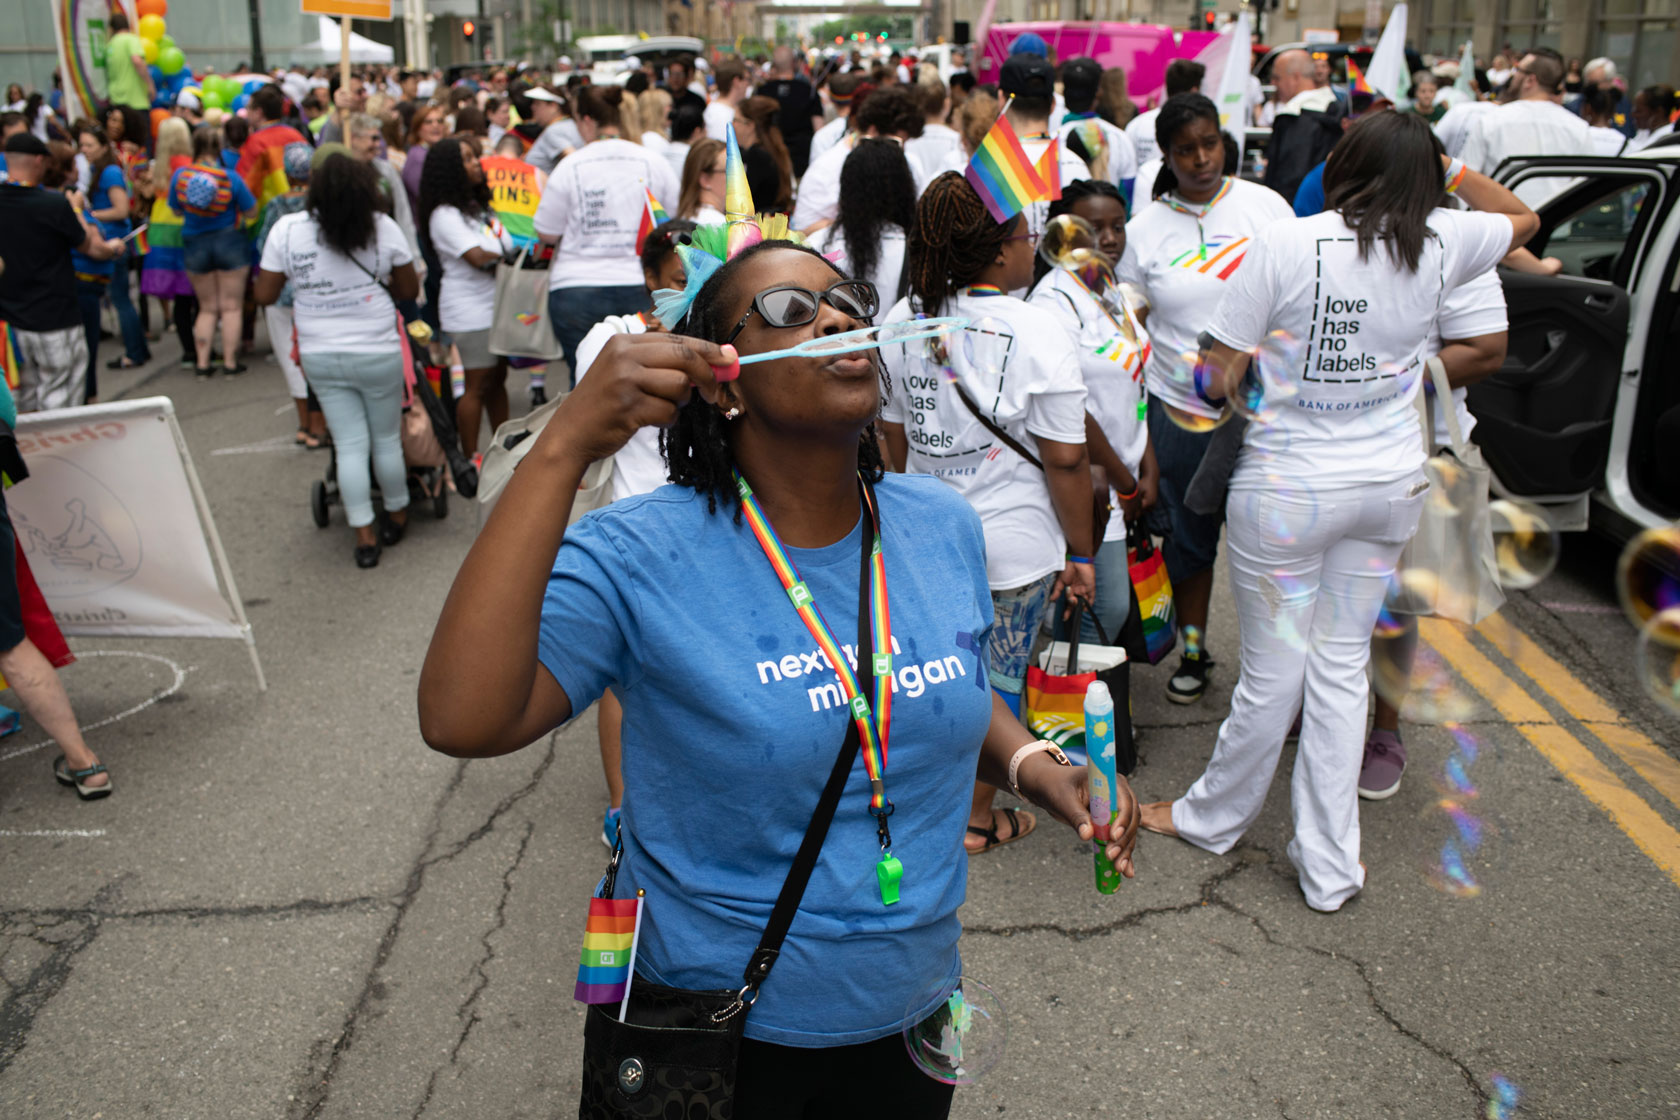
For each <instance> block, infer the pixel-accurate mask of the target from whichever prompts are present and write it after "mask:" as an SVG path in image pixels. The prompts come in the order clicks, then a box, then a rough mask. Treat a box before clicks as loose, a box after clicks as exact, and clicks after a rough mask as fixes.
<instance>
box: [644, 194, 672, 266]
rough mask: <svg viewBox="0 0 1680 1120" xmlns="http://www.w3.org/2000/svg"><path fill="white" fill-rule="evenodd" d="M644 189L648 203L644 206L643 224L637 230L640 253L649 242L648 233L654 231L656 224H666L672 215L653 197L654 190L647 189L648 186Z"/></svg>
mask: <svg viewBox="0 0 1680 1120" xmlns="http://www.w3.org/2000/svg"><path fill="white" fill-rule="evenodd" d="M642 189H643V190H644V191H646V193H647V205H646V206H644V207H642V224H641V226H640V227H639V228H637V230H636V252H638V253H640V252H641V251H642V246H643V245H645V244H647V239H648V234H650V233H652V232H653V231H654V228H655V227H656V226H659V225H662V224H664V222H665V221H667V220H668V219H669V217H670V215H668V214H666V213H665V207H663V206H661V205H659V200H658V199H657V198H654V197H653V192H652V191H650V190H647V188H646V187H644V188H642Z"/></svg>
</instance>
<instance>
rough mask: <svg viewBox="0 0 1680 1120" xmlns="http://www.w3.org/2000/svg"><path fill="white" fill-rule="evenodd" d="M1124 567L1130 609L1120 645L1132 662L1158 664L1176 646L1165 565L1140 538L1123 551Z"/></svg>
mask: <svg viewBox="0 0 1680 1120" xmlns="http://www.w3.org/2000/svg"><path fill="white" fill-rule="evenodd" d="M1126 566H1127V569H1128V574H1129V575H1130V576H1131V580H1130V582H1131V585H1132V609H1131V612H1130V613H1128V614H1127V615H1126V625H1125V626H1123V627H1121V629H1120V644H1121V646H1122V647H1124V648H1125V650H1126V656H1127V657H1129V658H1131V659H1132V660H1133V661H1134V662H1143V663H1145V664H1148V665H1159V664H1160V663H1161V659H1162V658H1164V657H1166V656H1167V654H1169V653H1171V652H1172V651H1173V647H1174V646H1176V645H1177V644H1178V612H1177V610H1176V609H1175V608H1174V606H1173V591H1172V580H1171V579H1169V578H1167V564H1166V561H1165V560H1164V559H1163V558H1162V556H1161V553H1160V551H1159V550H1157V549H1156V547H1155V542H1154V541H1153V540H1151V539H1150V538H1149V537H1148V536H1144V537H1142V538H1141V539H1140V540H1139V541H1138V542H1137V544H1135V545H1132V546H1131V547H1130V548H1128V549H1127V550H1126Z"/></svg>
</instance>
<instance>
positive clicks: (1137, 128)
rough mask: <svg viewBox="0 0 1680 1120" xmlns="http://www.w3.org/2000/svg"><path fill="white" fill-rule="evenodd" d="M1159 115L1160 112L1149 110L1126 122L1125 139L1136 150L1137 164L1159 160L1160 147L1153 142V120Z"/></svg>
mask: <svg viewBox="0 0 1680 1120" xmlns="http://www.w3.org/2000/svg"><path fill="white" fill-rule="evenodd" d="M1160 115H1161V110H1159V109H1150V110H1148V111H1147V112H1143V113H1139V114H1138V115H1137V116H1135V117H1133V118H1132V119H1131V120H1129V121H1127V122H1126V137H1127V138H1128V139H1129V140H1131V142H1132V147H1133V148H1134V149H1136V151H1137V158H1138V162H1139V163H1148V162H1149V161H1150V160H1152V159H1160V158H1161V145H1159V144H1157V143H1156V142H1155V118H1156V117H1158V116H1160Z"/></svg>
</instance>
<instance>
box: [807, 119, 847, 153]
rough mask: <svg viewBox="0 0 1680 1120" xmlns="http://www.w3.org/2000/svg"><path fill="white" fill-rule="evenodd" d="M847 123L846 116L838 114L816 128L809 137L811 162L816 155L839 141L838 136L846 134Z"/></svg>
mask: <svg viewBox="0 0 1680 1120" xmlns="http://www.w3.org/2000/svg"><path fill="white" fill-rule="evenodd" d="M847 123H848V118H847V117H844V116H838V117H835V118H834V119H833V120H831V121H829V122H828V123H827V124H825V125H823V126H822V127H821V128H819V129H817V131H816V132H815V133H814V134H813V135H812V137H811V159H812V161H813V162H814V161H815V160H816V158H817V157H818V156H820V155H822V154H823V153H824V152H826V151H828V150H829V149H830V148H832V147H834V145H836V144H838V143H840V138H841V137H842V136H845V135H846V125H847Z"/></svg>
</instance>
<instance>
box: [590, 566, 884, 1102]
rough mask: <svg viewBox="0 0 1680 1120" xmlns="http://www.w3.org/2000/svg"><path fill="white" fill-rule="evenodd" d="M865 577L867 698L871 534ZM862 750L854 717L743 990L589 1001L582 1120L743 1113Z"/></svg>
mask: <svg viewBox="0 0 1680 1120" xmlns="http://www.w3.org/2000/svg"><path fill="white" fill-rule="evenodd" d="M862 539H863V545H862V548H861V549H860V550H859V551H860V557H859V571H858V644H857V646H856V648H857V650H858V651H859V657H858V665H857V676H858V687H859V689H860V690H861V692H862V695H865V696H868V695H871V694H872V693H873V692H874V689H875V673H874V658H873V657H864V656H862V654H863V651H866V650H873V649H874V645H873V635H872V634H871V627H870V612H869V586H870V585H869V560H870V554H871V543H872V536H871V534H868V533H865V534H863V538H862ZM860 747H861V743H860V741H859V739H858V730H857V724H856V722H854V721H853V720H851V719H847V720H846V738H845V741H844V742H843V743H841V744H840V753H839V755H838V756H836V758H835V760H834V769H833V770H831V771H830V772H829V775H828V784H827V785H825V786H824V787H823V791H822V797H821V798H819V799H818V801H817V807H816V811H815V812H813V813H812V814H811V823H810V824H809V825H807V826H806V828H805V838H804V839H803V840H801V841H800V843H799V852H798V854H797V855H795V856H794V857H793V866H792V867H791V868H789V869H788V873H787V878H786V879H785V880H783V882H782V889H781V891H780V893H779V894H777V896H776V905H775V906H774V908H772V909H771V911H770V920H769V922H768V923H766V925H765V927H764V933H763V935H762V936H761V937H760V938H759V942H758V948H757V949H755V950H754V951H753V955H752V958H751V959H750V960H749V961H748V963H747V967H746V971H745V972H743V973H742V976H741V979H742V982H743V984H742V987H741V988H740V990H738V991H731V990H729V989H727V988H726V989H721V990H713V991H692V990H686V989H680V988H667V987H665V986H663V985H660V984H653V983H650V982H648V981H646V980H643V979H642V978H641V977H640V976H632V977H631V978H630V991H629V1006H628V1010H627V1011H626V1013H625V1018H624V1021H623V1022H620V1021H619V1020H618V1019H616V1018H614V1017H613V1015H612V1014H611V1013H610V1012H608V1011H607V1010H605V1008H607V1007H610V1006H612V1005H611V1004H599V1003H595V1004H590V1005H589V1012H588V1015H587V1016H586V1017H585V1021H584V1027H583V1093H582V1096H581V1098H580V1099H579V1101H578V1120H657V1118H662V1117H666V1116H683V1117H687V1116H707V1117H727V1116H729V1115H730V1113H731V1111H732V1109H733V1107H734V1098H735V1070H736V1063H737V1060H738V1058H739V1056H740V1049H741V1033H742V1031H743V1029H744V1028H745V1026H746V1018H747V1014H748V1013H749V1012H750V1010H751V1008H752V1004H753V1002H754V1000H756V999H757V998H758V992H759V991H761V990H762V989H763V987H764V981H765V980H766V978H768V977H769V975H770V969H771V967H772V966H773V965H774V964H775V963H776V957H777V955H778V954H779V953H780V952H781V948H782V941H783V940H784V939H785V938H786V937H787V932H788V929H789V927H791V926H792V925H793V918H794V915H795V914H796V913H797V912H798V910H799V903H800V900H801V899H803V898H804V897H805V887H806V885H807V884H808V883H810V881H811V873H812V872H813V871H814V870H816V866H817V856H818V854H819V853H820V852H821V851H822V846H823V841H824V840H825V839H826V838H827V837H828V828H829V825H830V824H832V823H833V821H834V812H835V810H836V809H837V808H838V807H839V805H840V795H841V793H842V792H844V790H845V788H846V781H847V779H848V778H849V777H850V776H851V773H852V765H853V763H854V762H855V761H856V760H857V756H858V751H859V750H860ZM622 853H623V840H622V838H621V839H620V841H619V843H618V844H617V845H615V846H614V848H613V855H612V860H611V861H610V862H609V863H608V865H607V875H606V878H605V879H604V880H602V887H601V891H602V895H601V896H602V897H603V898H611V897H612V891H613V886H614V882H615V880H616V879H617V873H618V861H619V857H620V856H621V855H622Z"/></svg>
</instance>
